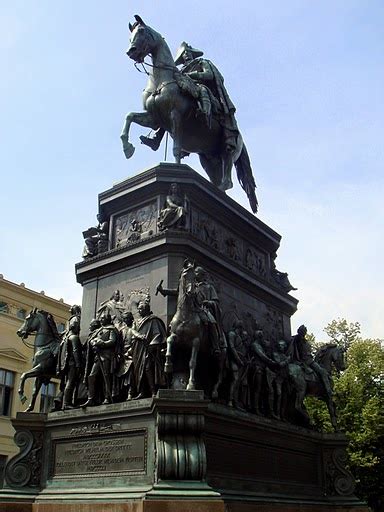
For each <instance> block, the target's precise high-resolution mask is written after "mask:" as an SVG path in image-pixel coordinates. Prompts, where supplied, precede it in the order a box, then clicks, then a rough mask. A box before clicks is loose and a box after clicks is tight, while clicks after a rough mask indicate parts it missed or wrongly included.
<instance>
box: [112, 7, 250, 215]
mask: <svg viewBox="0 0 384 512" xmlns="http://www.w3.org/2000/svg"><path fill="white" fill-rule="evenodd" d="M135 19H136V22H135V24H134V25H133V26H132V25H130V26H129V27H130V30H131V32H132V36H131V44H130V47H129V49H128V50H127V55H128V56H129V57H130V58H131V59H133V60H134V61H135V62H136V63H142V62H143V61H144V58H145V57H146V56H147V55H150V56H151V58H152V64H151V65H149V66H150V71H149V72H148V75H149V78H148V84H147V86H146V88H145V89H144V92H143V105H144V110H145V112H130V113H129V114H127V116H126V119H125V123H124V127H123V130H122V133H121V140H122V143H123V149H124V153H125V156H126V157H127V158H130V157H131V156H132V155H133V153H134V147H133V145H132V144H131V143H130V142H129V130H130V127H131V124H132V123H136V124H139V125H140V126H145V127H148V128H151V129H153V130H157V129H158V128H163V129H165V130H166V131H167V132H169V133H170V135H171V136H172V138H173V155H174V158H175V161H176V162H177V163H180V161H181V158H182V156H183V154H185V153H197V154H198V155H199V158H200V162H201V165H202V167H203V168H204V170H205V171H206V173H207V174H208V176H209V179H210V180H211V182H212V183H213V184H215V185H216V186H217V187H218V188H220V189H221V190H228V189H230V188H232V186H233V183H232V178H231V174H232V166H233V165H235V167H236V171H237V177H238V180H239V182H240V184H241V186H242V188H243V189H244V190H245V192H246V194H247V196H248V199H249V203H250V205H251V208H252V211H253V212H254V213H256V212H257V206H258V203H257V199H256V194H255V188H256V184H255V180H254V178H253V175H252V169H251V164H250V161H249V156H248V153H247V149H246V147H245V144H244V142H243V140H242V138H241V136H240V134H239V136H238V137H237V145H236V149H235V151H234V152H230V151H226V150H225V148H224V137H223V128H222V127H221V125H220V123H219V122H218V121H217V120H216V119H215V118H214V117H213V119H212V122H211V126H210V127H209V126H208V125H207V123H206V121H205V120H204V119H203V117H202V116H196V109H197V103H196V100H195V99H194V98H193V97H192V96H191V95H189V94H187V93H184V92H183V91H182V90H181V88H180V87H179V85H178V81H177V80H176V79H177V77H178V76H179V77H180V75H181V73H180V71H179V70H178V69H177V67H176V66H175V64H174V60H173V57H172V54H171V51H170V49H169V47H168V45H167V43H166V42H165V40H164V38H163V37H162V36H161V35H160V34H159V33H158V32H156V31H155V30H153V29H152V28H151V27H149V26H148V25H146V24H145V23H144V22H143V20H142V19H141V18H140V17H139V16H137V15H136V16H135ZM183 77H184V78H183V79H184V80H191V79H190V78H189V77H187V76H184V75H183Z"/></svg>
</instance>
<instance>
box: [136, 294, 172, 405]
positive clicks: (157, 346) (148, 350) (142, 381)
mask: <svg viewBox="0 0 384 512" xmlns="http://www.w3.org/2000/svg"><path fill="white" fill-rule="evenodd" d="M137 310H138V313H139V318H137V319H136V320H135V322H134V325H133V327H134V329H135V331H137V333H139V334H140V335H141V337H142V338H141V339H138V338H137V337H136V339H135V342H134V343H133V349H132V358H133V378H134V383H135V386H136V389H137V392H138V395H137V396H136V397H135V398H145V397H149V396H154V395H155V394H156V393H157V391H158V389H159V388H160V387H161V386H164V385H165V378H164V373H163V368H164V361H163V354H162V349H163V348H164V345H165V340H166V329H165V325H164V322H163V321H162V320H161V319H160V318H158V317H157V316H155V315H154V314H153V313H152V311H151V308H150V305H149V300H141V301H140V302H139V303H138V305H137ZM144 339H145V341H144Z"/></svg>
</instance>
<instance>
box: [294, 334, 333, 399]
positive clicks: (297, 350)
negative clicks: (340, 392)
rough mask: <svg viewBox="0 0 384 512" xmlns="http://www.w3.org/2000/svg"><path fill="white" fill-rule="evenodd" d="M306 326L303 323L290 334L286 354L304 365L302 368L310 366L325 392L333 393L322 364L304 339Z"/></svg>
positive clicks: (330, 394)
mask: <svg viewBox="0 0 384 512" xmlns="http://www.w3.org/2000/svg"><path fill="white" fill-rule="evenodd" d="M306 335H307V328H306V327H305V325H300V327H299V328H298V329H297V334H295V336H292V340H291V343H290V346H289V347H288V351H287V353H288V355H289V356H291V359H292V362H298V363H301V364H302V366H304V370H305V369H306V367H307V368H311V369H312V370H313V371H314V372H315V373H316V374H317V375H318V376H319V378H320V379H321V381H322V383H323V385H324V388H325V390H326V393H327V394H328V395H329V396H332V395H333V391H332V386H331V383H330V382H329V377H328V374H327V372H326V371H325V370H324V368H323V367H322V366H320V365H319V364H318V363H317V362H316V361H315V359H314V357H313V355H312V350H311V345H310V344H309V342H308V341H307V340H306Z"/></svg>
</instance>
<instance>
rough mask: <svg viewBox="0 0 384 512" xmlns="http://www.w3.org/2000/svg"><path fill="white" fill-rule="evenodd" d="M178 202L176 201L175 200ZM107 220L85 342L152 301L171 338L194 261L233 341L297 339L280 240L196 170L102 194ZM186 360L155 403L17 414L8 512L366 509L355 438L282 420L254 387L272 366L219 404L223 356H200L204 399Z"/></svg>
mask: <svg viewBox="0 0 384 512" xmlns="http://www.w3.org/2000/svg"><path fill="white" fill-rule="evenodd" d="M175 183H177V187H175V186H174V185H173V184H175ZM170 190H173V192H174V195H175V194H176V192H175V191H176V190H177V194H178V198H179V199H178V201H176V199H175V198H173V200H172V201H171V200H169V197H170V194H171V193H170ZM172 197H173V196H172ZM174 201H176V202H177V204H176V203H174ZM99 211H100V213H101V214H102V217H103V219H106V221H105V222H108V230H109V231H108V243H105V240H103V250H102V251H100V252H99V254H97V255H95V256H93V257H88V258H85V259H84V261H83V262H82V263H79V264H77V265H76V275H77V279H78V281H79V282H80V283H81V284H82V286H83V290H84V294H83V307H82V315H81V332H82V333H83V338H85V337H86V336H85V335H86V334H87V333H88V326H89V324H90V322H91V320H92V319H93V318H95V317H97V315H98V314H99V315H100V314H101V313H100V312H101V311H103V308H107V307H117V306H116V304H117V305H118V307H120V308H122V309H124V310H128V309H129V310H130V311H134V312H135V314H136V310H135V305H136V306H137V302H138V300H141V299H142V297H143V296H146V297H150V298H151V308H152V309H153V310H154V311H155V312H156V315H158V316H159V317H160V318H161V319H162V320H163V322H164V324H165V325H167V326H168V325H169V323H170V320H171V319H172V317H173V316H174V314H175V310H176V307H179V304H177V302H178V300H179V299H177V298H176V296H175V295H174V294H173V295H172V294H170V295H167V294H166V293H165V292H164V290H167V289H174V288H177V287H178V284H179V278H180V273H183V269H184V270H185V271H186V272H187V271H188V269H189V268H190V265H191V262H196V265H197V264H198V265H202V266H204V268H205V269H206V270H207V271H208V272H209V275H210V278H211V280H212V282H213V283H214V288H215V289H216V290H217V293H218V296H219V300H220V307H221V315H222V316H221V319H222V324H223V328H224V329H225V331H226V332H228V331H230V330H231V328H232V326H233V324H234V323H236V322H239V321H241V324H242V325H243V326H246V329H247V331H248V332H249V333H253V332H254V330H255V329H258V330H259V331H260V330H262V331H263V332H264V333H266V336H268V338H270V339H273V340H277V339H281V338H282V339H285V340H289V339H290V338H291V330H290V317H291V315H292V314H293V313H294V311H295V310H296V304H297V301H296V299H294V298H293V297H292V296H291V295H290V294H289V291H290V290H291V289H292V287H291V286H290V283H289V281H288V278H287V275H286V274H284V273H281V272H279V271H278V270H276V267H275V264H274V260H275V258H276V252H277V250H278V247H279V244H280V236H279V235H278V234H277V233H276V232H275V231H273V230H272V229H271V228H269V227H268V226H267V225H266V224H264V223H263V222H262V221H260V220H259V219H257V218H255V217H254V216H253V215H251V214H250V213H249V212H248V211H246V210H245V209H244V208H241V207H239V205H238V204H236V203H235V202H234V201H233V200H232V199H231V198H229V197H227V196H226V195H225V194H224V193H223V192H221V191H219V190H218V189H217V187H215V186H213V185H212V184H210V183H209V182H207V181H206V180H205V179H204V178H202V177H201V176H200V175H199V174H197V173H196V172H195V171H193V170H192V169H191V168H189V167H188V166H185V165H178V164H159V165H157V166H155V167H153V168H151V169H149V170H147V171H144V172H142V173H141V174H138V175H137V176H134V177H132V178H129V179H127V180H125V181H123V182H121V183H118V184H116V185H115V186H113V187H112V188H111V189H109V190H107V191H105V192H103V193H101V194H100V195H99ZM103 229H104V228H103ZM186 261H187V262H188V264H187V265H186V263H185V262H186ZM194 265H195V263H194ZM194 268H195V267H194ZM196 268H197V267H196ZM160 281H163V284H162V285H161V286H160V287H159V282H160ZM115 290H119V294H118V299H119V300H118V301H117V302H116V301H115V302H113V299H112V298H110V297H111V294H113V292H114V291H115ZM159 290H162V292H163V294H161V293H158V292H159ZM163 295H165V296H163ZM109 302H111V305H109ZM116 319H117V316H116ZM255 326H256V327H255ZM244 332H245V331H244ZM247 336H248V334H247ZM252 336H253V334H252ZM228 339H229V340H230V335H228ZM83 341H84V340H83ZM175 348H176V347H175ZM230 350H231V345H229V348H228V351H229V352H230ZM176 353H177V351H176V352H174V353H173V358H174V359H173V361H174V363H175V364H174V368H173V374H172V375H171V376H168V379H167V383H166V385H163V386H160V389H159V390H158V391H157V394H156V396H154V397H150V396H148V397H146V398H140V397H138V399H137V400H127V401H126V400H125V399H124V401H121V400H120V403H111V404H105V405H98V406H95V407H80V408H77V409H70V410H63V411H57V412H52V413H49V414H34V413H21V414H18V416H17V418H16V419H15V420H14V427H15V429H16V436H15V441H16V443H17V444H18V445H19V447H20V454H19V455H18V456H16V457H14V458H13V459H12V460H11V461H10V462H9V464H8V466H7V470H6V482H7V489H4V491H3V492H2V493H1V496H0V503H1V506H2V510H4V511H5V512H16V511H18V512H20V511H23V512H24V511H25V512H51V511H55V512H61V511H62V512H64V511H65V512H79V511H80V512H88V511H89V512H91V511H92V512H93V511H95V510H96V511H97V510H103V511H108V510H111V511H113V512H127V511H135V512H136V511H137V512H139V511H146V512H147V511H148V512H149V511H151V512H152V511H153V512H155V511H156V512H157V511H164V510H166V511H168V512H173V511H175V512H176V511H177V512H184V511H185V512H187V511H188V512H189V511H191V512H192V511H199V512H201V511H204V512H205V511H206V512H216V511H217V512H224V510H225V511H231V512H248V511H253V510H256V509H257V510H263V511H271V510H276V512H280V511H296V510H300V512H303V511H305V512H307V511H308V512H309V511H311V512H317V511H328V510H334V511H340V512H346V511H352V510H353V511H354V512H358V511H360V510H361V511H362V510H364V511H365V510H366V509H365V507H364V506H363V505H362V504H360V503H359V501H358V500H357V499H356V497H355V496H354V494H353V492H354V482H353V478H352V476H351V475H350V473H349V472H348V470H347V469H346V466H345V463H346V459H345V447H346V439H345V437H344V436H343V435H341V434H328V435H326V434H320V433H317V432H314V431H311V430H308V429H306V428H302V427H300V426H295V425H291V424H289V423H287V422H283V421H278V420H277V419H274V418H273V417H271V415H270V413H271V412H273V411H271V410H269V412H268V403H267V402H268V400H262V399H260V403H257V400H258V399H257V400H256V399H255V389H256V388H254V387H252V386H256V384H255V382H256V380H257V376H258V375H259V376H260V375H264V373H260V372H261V370H260V366H257V364H256V366H254V363H249V365H248V366H247V368H248V370H247V371H248V374H247V375H248V376H247V377H246V378H245V377H244V375H245V374H243V377H242V381H241V382H242V384H241V385H242V386H245V385H247V386H248V388H247V390H248V391H243V392H241V389H240V387H239V384H238V385H237V387H235V392H233V386H232V384H231V379H232V381H233V379H234V376H236V375H237V374H236V371H237V370H236V367H234V366H233V365H232V366H230V365H229V364H228V366H227V367H226V369H225V371H224V377H223V380H222V382H221V383H220V386H219V387H218V394H217V396H215V397H213V396H212V395H213V391H212V389H213V386H212V382H211V381H212V380H214V379H213V377H212V379H211V380H210V379H209V378H208V379H207V375H208V376H209V375H214V374H215V372H216V371H217V367H216V368H215V361H216V360H215V359H214V358H213V357H212V353H211V352H210V351H208V352H207V351H205V352H204V350H202V351H201V353H199V360H198V367H199V368H200V371H198V372H197V376H196V387H197V388H198V389H197V390H195V391H190V390H186V389H185V388H186V387H187V381H188V375H189V370H190V368H189V366H188V360H187V359H186V358H183V357H182V356H180V354H178V356H177V357H176V355H175V354H176ZM179 356H180V357H179ZM229 357H232V356H231V354H230V353H229ZM230 360H231V359H230ZM275 366H276V365H275ZM103 371H104V370H103ZM265 371H266V370H265ZM263 372H264V370H263ZM266 375H267V374H266ZM268 375H269V376H270V375H271V374H268ZM263 378H264V377H263ZM252 379H253V380H252ZM255 379H256V380H255ZM233 382H234V381H233ZM237 382H238V381H237ZM264 385H265V384H263V386H264ZM166 387H168V389H164V388H166ZM143 389H144V390H145V388H143ZM230 390H232V391H230ZM231 393H232V395H231ZM228 396H229V397H230V398H231V397H232V398H233V403H232V402H231V403H230V402H229V401H228ZM257 396H258V397H259V395H257ZM236 397H237V398H238V399H240V402H238V401H237V400H236ZM255 400H256V402H255ZM259 406H260V407H261V409H260V410H259ZM246 409H247V410H246ZM255 413H257V414H255Z"/></svg>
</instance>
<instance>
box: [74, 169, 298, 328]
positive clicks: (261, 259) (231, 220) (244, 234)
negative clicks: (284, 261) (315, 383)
mask: <svg viewBox="0 0 384 512" xmlns="http://www.w3.org/2000/svg"><path fill="white" fill-rule="evenodd" d="M172 183H177V185H178V188H179V194H180V195H181V197H182V199H183V207H184V208H185V219H183V225H182V226H176V227H174V226H170V227H169V228H166V229H161V228H160V227H159V226H158V222H157V221H158V217H159V214H160V212H161V210H162V209H163V207H164V204H165V202H166V197H167V194H168V193H169V189H170V187H171V185H172ZM99 209H100V212H101V213H102V214H103V216H104V217H106V218H108V219H109V246H108V251H106V252H103V253H101V254H100V255H98V256H96V257H94V258H91V259H88V260H85V261H83V262H82V263H79V264H78V265H76V276H77V280H78V282H80V283H81V284H82V286H83V308H82V317H81V322H82V324H81V325H82V332H87V329H88V326H89V322H90V320H91V319H92V318H93V317H94V316H95V315H96V313H97V309H98V306H99V303H100V302H102V301H105V300H107V299H108V298H109V297H110V296H111V294H112V293H113V291H114V290H115V289H119V290H121V292H122V293H123V295H124V297H125V301H126V302H128V300H129V297H133V295H134V292H135V291H136V292H137V293H145V292H146V291H148V292H149V293H150V295H151V307H152V309H153V310H154V311H156V314H157V315H159V316H160V317H161V318H162V319H163V320H164V322H165V324H166V325H168V324H169V321H170V320H171V318H172V316H173V314H174V312H175V304H176V299H175V298H174V297H167V298H163V297H162V296H160V295H156V287H157V285H158V283H159V281H160V280H164V286H168V287H169V288H177V285H178V280H179V275H180V270H181V268H182V265H183V262H184V260H185V259H186V258H189V259H191V260H195V261H196V262H197V263H198V264H199V265H202V266H203V267H204V268H206V270H207V271H208V272H209V274H210V275H211V276H212V278H213V281H214V283H215V286H216V287H217V289H218V292H219V293H220V302H221V308H222V310H223V319H224V322H227V326H226V327H229V326H230V324H231V322H232V320H233V315H234V314H237V315H238V316H239V317H240V316H241V317H243V316H244V320H245V322H246V324H247V323H249V322H251V321H252V318H257V321H258V322H259V323H260V324H261V325H262V326H263V327H264V329H265V333H266V334H267V335H268V336H270V337H271V338H278V337H283V338H289V337H290V334H291V328H290V317H291V315H292V314H293V313H294V312H295V311H296V306H297V300H296V299H295V298H293V297H292V296H291V295H289V293H288V290H289V289H291V288H289V287H287V285H286V284H285V283H282V281H281V279H280V280H279V277H278V276H277V275H276V272H278V271H276V269H275V265H274V259H275V258H276V252H277V250H278V248H279V245H280V240H281V237H280V235H278V234H277V233H276V232H275V231H273V230H272V229H271V228H270V227H269V226H267V225H266V224H264V223H263V222H262V221H260V220H259V219H258V218H256V217H255V216H254V215H252V214H251V213H249V212H248V211H247V210H245V208H242V207H240V206H239V205H238V204H237V203H236V202H235V201H234V200H233V199H231V198H230V197H228V196H227V195H226V194H225V193H224V192H221V191H220V190H218V188H217V187H215V186H214V185H212V184H211V183H209V182H208V181H207V180H206V179H205V178H203V177H202V176H200V175H199V174H198V173H197V172H196V171H194V170H192V169H191V168H190V167H188V166H187V165H179V164H169V163H164V164H163V163H162V164H159V165H157V166H155V167H153V168H151V169H149V170H147V171H144V172H142V173H140V174H138V175H136V176H134V177H132V178H129V179H127V180H125V181H122V182H121V183H118V184H116V185H115V186H113V187H112V188H111V189H109V190H107V191H105V192H103V193H101V194H100V195H99ZM132 225H133V228H132ZM135 226H139V227H138V228H136V229H138V231H137V232H136V231H135V230H134V228H135ZM279 274H280V273H279Z"/></svg>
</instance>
